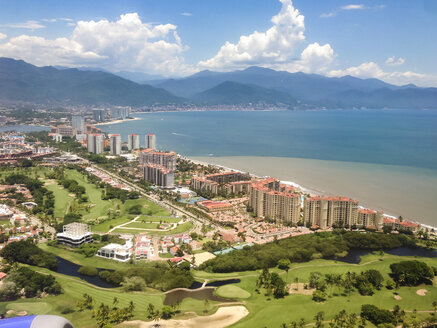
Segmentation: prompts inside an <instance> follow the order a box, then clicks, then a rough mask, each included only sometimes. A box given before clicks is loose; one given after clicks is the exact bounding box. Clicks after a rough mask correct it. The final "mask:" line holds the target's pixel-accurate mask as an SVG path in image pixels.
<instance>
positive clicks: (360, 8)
mask: <svg viewBox="0 0 437 328" xmlns="http://www.w3.org/2000/svg"><path fill="white" fill-rule="evenodd" d="M340 8H341V9H342V10H362V9H364V8H365V7H364V5H346V6H342V7H340Z"/></svg>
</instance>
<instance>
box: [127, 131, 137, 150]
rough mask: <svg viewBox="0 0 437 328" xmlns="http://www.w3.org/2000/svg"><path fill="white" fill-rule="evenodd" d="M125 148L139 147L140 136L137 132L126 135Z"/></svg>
mask: <svg viewBox="0 0 437 328" xmlns="http://www.w3.org/2000/svg"><path fill="white" fill-rule="evenodd" d="M127 148H128V149H129V150H133V149H139V148H140V136H139V135H138V134H129V135H128V137H127Z"/></svg>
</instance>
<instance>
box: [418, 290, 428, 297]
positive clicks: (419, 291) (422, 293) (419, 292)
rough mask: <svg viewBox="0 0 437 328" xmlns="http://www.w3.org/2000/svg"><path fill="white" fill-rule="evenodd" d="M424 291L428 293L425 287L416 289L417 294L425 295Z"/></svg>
mask: <svg viewBox="0 0 437 328" xmlns="http://www.w3.org/2000/svg"><path fill="white" fill-rule="evenodd" d="M426 293H428V290H427V289H419V290H418V291H416V294H417V295H419V296H426Z"/></svg>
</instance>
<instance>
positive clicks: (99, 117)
mask: <svg viewBox="0 0 437 328" xmlns="http://www.w3.org/2000/svg"><path fill="white" fill-rule="evenodd" d="M93 120H94V121H96V122H104V121H105V110H104V109H93Z"/></svg>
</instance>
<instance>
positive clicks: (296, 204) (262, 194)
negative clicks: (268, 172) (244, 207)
mask: <svg viewBox="0 0 437 328" xmlns="http://www.w3.org/2000/svg"><path fill="white" fill-rule="evenodd" d="M300 204H301V203H300V194H298V193H296V192H295V188H294V187H292V186H286V185H280V183H279V181H278V180H276V179H273V178H268V179H264V180H261V181H257V182H254V183H252V185H251V188H250V198H249V206H250V207H251V208H252V210H253V212H254V213H255V215H256V216H258V217H263V218H268V219H272V220H276V221H279V222H282V223H285V222H293V223H297V222H299V221H300Z"/></svg>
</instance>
